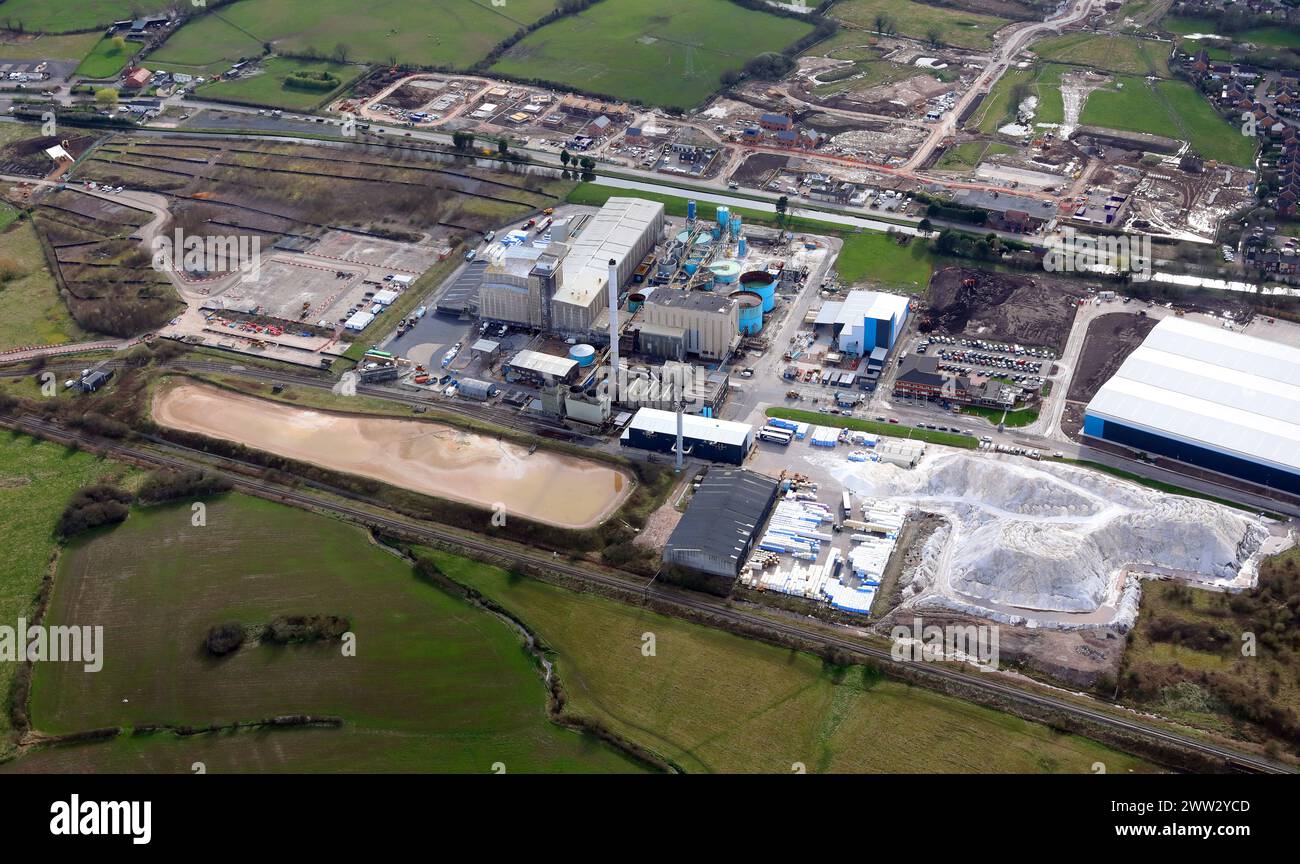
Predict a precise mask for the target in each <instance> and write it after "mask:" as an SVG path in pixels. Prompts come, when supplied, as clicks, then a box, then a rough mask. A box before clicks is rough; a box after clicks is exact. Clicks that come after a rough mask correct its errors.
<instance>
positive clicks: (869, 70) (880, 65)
mask: <svg viewBox="0 0 1300 864" xmlns="http://www.w3.org/2000/svg"><path fill="white" fill-rule="evenodd" d="M947 71H948V70H946V69H944V70H938V69H921V68H918V67H916V66H909V65H905V64H902V63H890V62H888V61H885V60H859V61H857V62H856V63H854V64H853V66H851V67H845V68H844V69H843V70H837V72H838V77H836V78H835V80H827V76H826V75H822V76H821V77H820V79H819V80H821V81H824V82H825V83H823V84H818V85H817V86H816V87H814V88H813V93H814V94H815V95H817V96H820V97H826V96H834V95H835V94H837V93H860V92H861V91H863V90H867V89H869V88H871V87H878V86H880V85H881V84H893V83H895V82H898V81H904V80H906V79H908V78H912V77H914V76H917V75H929V76H930V77H932V78H938V79H940V80H948V79H947V78H945V77H944V74H945V73H947Z"/></svg>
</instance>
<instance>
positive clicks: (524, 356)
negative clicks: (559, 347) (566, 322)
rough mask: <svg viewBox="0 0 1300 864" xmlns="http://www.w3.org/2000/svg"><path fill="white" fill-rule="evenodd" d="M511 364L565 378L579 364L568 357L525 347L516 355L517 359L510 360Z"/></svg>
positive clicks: (530, 370)
mask: <svg viewBox="0 0 1300 864" xmlns="http://www.w3.org/2000/svg"><path fill="white" fill-rule="evenodd" d="M510 365H511V366H513V367H515V368H516V369H526V370H528V371H529V372H537V373H538V374H541V375H551V376H553V377H555V378H563V377H564V376H565V375H568V374H569V372H571V371H572V370H573V367H574V366H577V365H578V361H577V360H570V359H569V358H568V357H556V356H555V355H554V354H543V353H541V352H540V351H529V350H527V349H525V350H523V351H520V352H519V353H518V354H516V355H515V359H513V360H511V361H510Z"/></svg>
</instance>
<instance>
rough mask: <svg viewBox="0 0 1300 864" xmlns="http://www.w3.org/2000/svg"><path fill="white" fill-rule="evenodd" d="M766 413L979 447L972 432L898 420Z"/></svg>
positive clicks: (787, 410) (793, 411)
mask: <svg viewBox="0 0 1300 864" xmlns="http://www.w3.org/2000/svg"><path fill="white" fill-rule="evenodd" d="M767 416H768V417H780V418H783V419H785V420H794V421H795V422H796V423H816V424H817V425H819V426H835V427H837V428H840V429H855V430H857V431H859V432H870V433H871V434H872V435H884V436H886V437H889V438H910V439H912V440H914V441H928V442H929V443H931V444H945V445H947V446H949V447H962V448H965V449H967V450H974V449H975V448H977V447H979V446H980V444H979V439H978V438H975V437H973V436H971V435H953V434H952V433H951V432H935V431H934V430H932V429H918V428H916V427H915V426H906V425H903V424H901V423H878V422H876V421H875V420H863V419H861V418H859V417H845V416H844V415H842V414H822V413H821V412H820V411H804V410H801V409H799V408H768V409H767Z"/></svg>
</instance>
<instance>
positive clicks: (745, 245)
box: [736, 234, 749, 259]
mask: <svg viewBox="0 0 1300 864" xmlns="http://www.w3.org/2000/svg"><path fill="white" fill-rule="evenodd" d="M736 257H737V258H742V259H743V258H748V257H749V240H748V239H747V238H746V237H745V235H744V234H741V235H740V245H739V246H738V247H737V248H736Z"/></svg>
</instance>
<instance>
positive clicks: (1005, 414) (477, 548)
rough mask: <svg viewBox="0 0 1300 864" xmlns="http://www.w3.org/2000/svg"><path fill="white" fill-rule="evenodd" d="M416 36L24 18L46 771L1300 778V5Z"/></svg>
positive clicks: (2, 609)
mask: <svg viewBox="0 0 1300 864" xmlns="http://www.w3.org/2000/svg"><path fill="white" fill-rule="evenodd" d="M652 5H653V6H655V7H659V6H663V7H664V8H662V9H657V8H656V10H652V9H650V8H649V7H650V6H652ZM373 6H374V8H372V9H368V10H365V11H364V12H363V11H362V10H360V9H357V8H355V7H354V6H353V5H352V4H347V3H344V2H342V0H315V2H313V3H304V2H300V0H232V2H219V3H211V4H196V5H194V6H190V5H189V4H182V3H170V2H163V0H133V2H130V3H128V2H126V0H120V2H119V0H105V2H100V3H95V4H83V3H78V2H72V0H4V2H0V13H2V14H0V424H2V425H3V426H4V427H5V429H6V434H5V435H4V436H0V437H3V441H2V442H0V501H3V502H4V503H5V504H6V505H7V506H5V507H3V508H0V512H3V513H4V514H5V515H0V522H2V523H3V525H4V530H3V535H2V536H3V539H0V550H3V551H4V553H5V554H4V555H3V558H4V560H5V562H6V563H5V564H4V565H3V566H0V574H3V575H2V579H3V583H2V584H0V687H2V688H3V689H4V692H5V696H6V698H5V712H4V716H3V718H0V774H23V775H45V776H47V777H49V776H53V777H59V776H64V775H84V774H114V775H124V774H165V773H230V774H248V773H265V774H272V773H277V774H299V775H301V774H318V773H340V772H349V773H351V772H357V773H363V774H386V773H398V772H401V773H410V772H416V773H424V774H505V773H509V774H516V773H517V774H558V773H576V774H641V773H686V774H693V773H739V774H787V773H823V774H871V773H876V774H934V773H940V774H946V773H951V774H964V775H972V776H975V775H990V774H1036V773H1065V774H1101V773H1104V774H1163V775H1170V776H1178V775H1189V774H1238V775H1243V774H1260V773H1267V774H1274V773H1294V772H1295V771H1296V770H1297V769H1298V768H1300V675H1298V674H1297V672H1298V670H1300V661H1298V660H1297V658H1298V657H1300V653H1297V652H1298V651H1300V620H1298V616H1300V611H1297V610H1298V609H1300V580H1297V577H1296V569H1297V562H1300V549H1297V545H1296V541H1297V528H1298V525H1300V523H1298V521H1297V520H1300V269H1298V268H1297V262H1300V212H1297V210H1296V205H1297V195H1300V158H1298V155H1297V154H1300V8H1298V7H1296V6H1295V4H1294V3H1293V2H1291V0H1261V2H1251V3H1249V4H1242V3H1230V2H1220V0H1157V2H1137V0H1105V2H1103V0H1063V2H1059V3H1054V2H1038V0H944V2H942V3H940V2H938V0H934V2H931V0H827V2H823V3H820V4H815V3H813V2H811V0H810V2H808V3H803V2H799V3H776V2H762V0H692V2H685V0H668V2H667V3H665V4H643V3H640V2H637V0H589V2H578V3H568V2H566V3H559V2H554V0H510V2H509V3H508V4H507V3H501V4H498V3H496V2H493V3H492V4H483V3H478V2H476V0H431V2H424V3H420V4H406V5H404V4H388V3H379V4H373ZM14 622H18V627H17V628H15V627H13V626H12V625H13V624H14ZM142 622H144V623H142ZM6 628H7V629H6ZM1098 766H1100V767H1098ZM74 809H75V808H74ZM56 821H57V820H56ZM1198 830H1199V829H1198ZM51 832H52V833H54V834H56V835H58V834H59V833H60V831H58V830H57V829H56V828H55V826H54V825H53V824H52V825H51ZM68 833H77V832H76V830H70V831H69V832H68ZM83 833H95V832H83ZM134 836H135V837H136V839H137V840H138V839H139V838H140V837H141V836H142V835H141V833H140V832H138V831H137V832H136V833H135V835H134ZM145 842H148V841H147V840H145Z"/></svg>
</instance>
